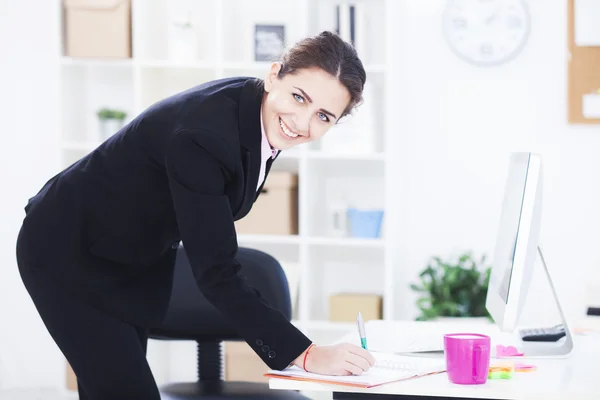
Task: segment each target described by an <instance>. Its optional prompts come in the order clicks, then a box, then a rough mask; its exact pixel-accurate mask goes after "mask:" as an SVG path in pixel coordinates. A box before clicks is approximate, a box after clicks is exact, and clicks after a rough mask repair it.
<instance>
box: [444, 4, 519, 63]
mask: <svg viewBox="0 0 600 400" xmlns="http://www.w3.org/2000/svg"><path fill="white" fill-rule="evenodd" d="M529 23H530V22H529V12H528V10H527V6H526V4H525V3H524V0H450V1H449V3H448V5H447V8H446V10H445V12H444V16H443V30H444V35H445V36H446V39H447V40H448V43H449V44H450V47H451V48H452V50H453V51H454V52H455V53H456V54H457V55H458V56H459V57H461V58H462V59H464V60H466V61H468V62H471V63H473V64H476V65H482V66H491V65H498V64H502V63H504V62H506V61H508V60H510V59H512V58H514V57H515V56H516V55H517V54H518V53H519V52H520V51H521V49H522V48H523V46H524V45H525V42H526V41H527V37H528V35H529Z"/></svg>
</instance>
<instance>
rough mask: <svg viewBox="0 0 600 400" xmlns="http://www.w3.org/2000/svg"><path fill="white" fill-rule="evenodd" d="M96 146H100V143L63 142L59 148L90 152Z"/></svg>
mask: <svg viewBox="0 0 600 400" xmlns="http://www.w3.org/2000/svg"><path fill="white" fill-rule="evenodd" d="M98 146H100V142H81V143H78V142H63V143H62V146H61V148H62V149H63V150H76V151H92V150H94V149H95V148H96V147H98Z"/></svg>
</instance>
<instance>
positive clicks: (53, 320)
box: [17, 252, 160, 400]
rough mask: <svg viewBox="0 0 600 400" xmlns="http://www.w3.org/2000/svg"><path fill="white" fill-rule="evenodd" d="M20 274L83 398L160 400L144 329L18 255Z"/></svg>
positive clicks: (91, 399) (93, 399)
mask: <svg viewBox="0 0 600 400" xmlns="http://www.w3.org/2000/svg"><path fill="white" fill-rule="evenodd" d="M17 259H18V263H19V270H20V273H21V278H22V280H23V283H24V284H25V287H26V289H27V291H28V292H29V295H30V296H31V298H32V300H33V303H34V304H35V307H36V308H37V311H38V312H39V314H40V317H41V319H42V320H43V322H44V324H45V325H46V328H47V329H48V332H49V333H50V335H51V336H52V338H53V339H54V341H55V342H56V344H57V345H58V347H59V348H60V350H61V351H62V353H63V354H64V356H65V358H66V359H67V360H68V361H69V363H70V364H71V367H72V368H73V371H74V372H75V375H77V383H78V389H79V398H80V399H82V400H83V399H85V400H106V399H111V400H118V399H145V400H155V399H156V400H160V394H159V390H158V387H157V385H156V381H155V380H154V377H153V376H152V373H151V371H150V367H149V365H148V361H147V359H146V344H147V341H148V335H147V331H146V329H144V328H142V327H137V326H133V325H131V324H128V323H126V322H123V321H121V320H119V319H117V318H114V317H112V316H110V315H109V314H107V313H104V312H101V311H99V310H98V309H96V308H94V307H92V306H90V305H89V304H87V303H85V302H83V301H81V300H80V299H78V298H77V297H75V296H72V295H70V294H69V293H68V292H67V291H66V290H64V289H63V288H62V287H60V286H59V285H58V284H57V283H55V282H54V281H52V280H51V279H50V278H49V277H47V276H46V274H45V272H44V271H43V269H41V268H39V267H38V266H35V265H28V264H27V263H26V262H25V260H24V259H23V257H19V254H18V252H17Z"/></svg>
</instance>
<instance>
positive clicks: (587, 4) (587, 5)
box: [574, 0, 600, 46]
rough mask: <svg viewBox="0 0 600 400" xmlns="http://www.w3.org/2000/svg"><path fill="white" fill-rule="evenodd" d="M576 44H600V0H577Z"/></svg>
mask: <svg viewBox="0 0 600 400" xmlns="http://www.w3.org/2000/svg"><path fill="white" fill-rule="evenodd" d="M574 16H575V45H576V46H600V0H575V15H574Z"/></svg>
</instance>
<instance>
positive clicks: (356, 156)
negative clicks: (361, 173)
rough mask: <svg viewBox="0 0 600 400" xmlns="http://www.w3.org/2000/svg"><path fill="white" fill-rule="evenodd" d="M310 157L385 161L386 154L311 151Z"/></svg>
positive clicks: (315, 158)
mask: <svg viewBox="0 0 600 400" xmlns="http://www.w3.org/2000/svg"><path fill="white" fill-rule="evenodd" d="M308 158H309V159H314V160H344V161H383V160H385V154H383V153H372V154H343V153H332V152H323V151H310V152H309V153H308Z"/></svg>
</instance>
